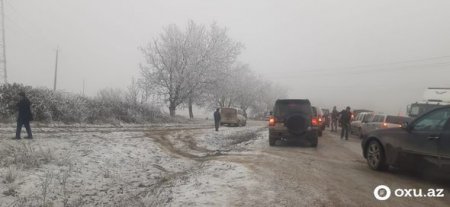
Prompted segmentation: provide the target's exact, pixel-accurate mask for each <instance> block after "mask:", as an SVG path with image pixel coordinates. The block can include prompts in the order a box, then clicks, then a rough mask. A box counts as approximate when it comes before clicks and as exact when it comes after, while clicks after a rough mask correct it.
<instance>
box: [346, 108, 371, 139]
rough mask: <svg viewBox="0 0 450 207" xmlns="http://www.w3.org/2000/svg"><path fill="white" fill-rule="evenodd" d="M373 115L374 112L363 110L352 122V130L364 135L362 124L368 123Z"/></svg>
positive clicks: (354, 132) (360, 135)
mask: <svg viewBox="0 0 450 207" xmlns="http://www.w3.org/2000/svg"><path fill="white" fill-rule="evenodd" d="M372 117H373V112H361V113H359V114H358V115H357V116H356V117H355V119H354V120H353V121H352V122H351V123H350V132H351V133H352V134H356V135H358V136H359V137H362V125H363V124H367V123H368V122H369V120H371V119H372Z"/></svg>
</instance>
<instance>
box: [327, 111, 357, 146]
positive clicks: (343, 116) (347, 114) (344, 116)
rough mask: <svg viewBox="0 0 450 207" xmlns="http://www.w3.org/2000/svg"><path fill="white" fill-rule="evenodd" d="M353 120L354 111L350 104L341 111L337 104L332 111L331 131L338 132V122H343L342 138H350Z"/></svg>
mask: <svg viewBox="0 0 450 207" xmlns="http://www.w3.org/2000/svg"><path fill="white" fill-rule="evenodd" d="M351 120H352V112H351V111H350V106H347V107H346V108H345V109H344V110H342V111H341V112H339V111H338V110H337V109H336V106H334V107H333V111H331V131H332V132H337V126H338V122H339V123H340V124H341V139H344V137H345V140H348V134H349V131H350V122H351Z"/></svg>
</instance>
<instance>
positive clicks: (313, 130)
mask: <svg viewBox="0 0 450 207" xmlns="http://www.w3.org/2000/svg"><path fill="white" fill-rule="evenodd" d="M319 130H320V129H319V127H310V128H309V129H308V130H307V131H305V132H304V133H303V134H291V133H290V132H289V131H288V130H287V128H285V129H275V128H269V135H270V136H271V137H275V138H283V139H288V140H299V139H312V138H315V137H318V131H319Z"/></svg>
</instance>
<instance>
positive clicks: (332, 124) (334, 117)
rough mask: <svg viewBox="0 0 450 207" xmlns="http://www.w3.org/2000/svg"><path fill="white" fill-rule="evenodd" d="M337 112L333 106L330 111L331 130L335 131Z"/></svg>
mask: <svg viewBox="0 0 450 207" xmlns="http://www.w3.org/2000/svg"><path fill="white" fill-rule="evenodd" d="M338 116H339V112H338V110H337V109H336V106H334V107H333V111H331V131H332V132H337V125H338V124H337V123H338Z"/></svg>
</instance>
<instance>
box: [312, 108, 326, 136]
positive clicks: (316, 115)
mask: <svg viewBox="0 0 450 207" xmlns="http://www.w3.org/2000/svg"><path fill="white" fill-rule="evenodd" d="M311 108H312V111H313V118H315V119H316V120H317V121H318V122H319V131H318V134H319V137H321V136H322V134H323V130H325V119H324V117H323V111H322V109H320V108H318V107H315V106H312V107H311Z"/></svg>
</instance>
